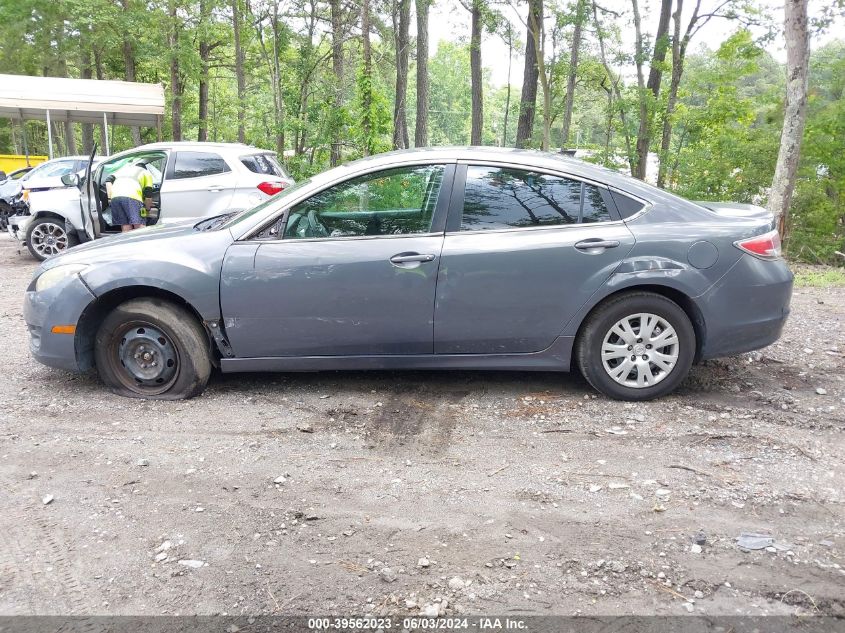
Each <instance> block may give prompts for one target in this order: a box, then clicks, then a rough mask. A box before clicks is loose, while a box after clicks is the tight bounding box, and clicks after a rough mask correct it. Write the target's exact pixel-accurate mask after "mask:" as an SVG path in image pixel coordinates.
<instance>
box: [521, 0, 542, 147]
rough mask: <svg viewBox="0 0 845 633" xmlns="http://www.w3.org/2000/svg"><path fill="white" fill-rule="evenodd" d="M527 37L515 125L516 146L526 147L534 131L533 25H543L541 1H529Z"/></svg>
mask: <svg viewBox="0 0 845 633" xmlns="http://www.w3.org/2000/svg"><path fill="white" fill-rule="evenodd" d="M528 14H529V17H528V35H527V37H526V44H525V68H524V70H523V73H522V98H521V100H520V103H519V121H517V125H516V146H517V147H526V146H527V145H528V144H529V142H530V141H531V136H532V134H533V131H534V111H535V110H536V108H537V80H538V79H539V72H538V71H537V44H536V42H537V41H538V40H539V38H538V37H535V35H534V31H533V30H532V29H533V28H534V25H535V24H536V25H542V24H543V0H529V3H528Z"/></svg>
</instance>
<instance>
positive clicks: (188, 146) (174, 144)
mask: <svg viewBox="0 0 845 633" xmlns="http://www.w3.org/2000/svg"><path fill="white" fill-rule="evenodd" d="M155 149H177V150H179V149H182V150H203V149H206V150H207V149H220V150H226V149H229V150H239V151H243V152H250V153H256V152H263V153H266V154H275V153H276V152H274V151H273V150H270V149H261V148H259V147H253V146H252V145H245V144H243V143H222V142H221V143H218V142H216V141H162V142H160V143H147V144H146V145H139V146H138V147H135V148H132V150H126V151H138V150H142V151H143V150H155ZM122 153H123V152H121V154H122Z"/></svg>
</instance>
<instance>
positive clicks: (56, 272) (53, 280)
mask: <svg viewBox="0 0 845 633" xmlns="http://www.w3.org/2000/svg"><path fill="white" fill-rule="evenodd" d="M86 268H88V266H87V265H85V264H65V265H64V266H56V267H55V268H50V269H49V270H46V271H44V272H43V273H41V275H40V276H39V277H38V279H37V280H36V281H35V292H41V291H42V290H47V289H48V288H52V287H53V286H55V285H56V284H57V283H59V282H60V281H61V280H62V279H64V278H65V277H69V276H70V275H76V274H77V273H81V272H82V271H83V270H85V269H86Z"/></svg>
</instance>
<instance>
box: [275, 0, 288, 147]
mask: <svg viewBox="0 0 845 633" xmlns="http://www.w3.org/2000/svg"><path fill="white" fill-rule="evenodd" d="M279 55H280V51H279V3H278V2H274V3H273V95H274V100H275V105H276V107H275V111H276V116H275V122H276V153H277V154H278V155H279V160H281V161H284V156H285V98H284V93H283V91H282V69H281V65H280V63H279Z"/></svg>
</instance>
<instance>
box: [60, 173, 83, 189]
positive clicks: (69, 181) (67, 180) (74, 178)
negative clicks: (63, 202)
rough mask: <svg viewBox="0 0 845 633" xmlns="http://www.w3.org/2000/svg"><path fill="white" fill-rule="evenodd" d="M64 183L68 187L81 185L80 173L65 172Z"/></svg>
mask: <svg viewBox="0 0 845 633" xmlns="http://www.w3.org/2000/svg"><path fill="white" fill-rule="evenodd" d="M62 183H63V184H65V185H67V186H68V187H78V186H79V174H65V175H64V176H62Z"/></svg>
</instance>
